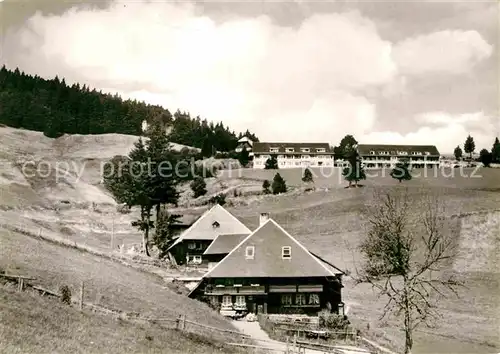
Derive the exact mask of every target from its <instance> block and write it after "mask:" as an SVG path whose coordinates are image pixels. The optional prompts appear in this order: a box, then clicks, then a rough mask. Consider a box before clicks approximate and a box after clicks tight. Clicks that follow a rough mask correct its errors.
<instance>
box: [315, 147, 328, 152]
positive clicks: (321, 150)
mask: <svg viewBox="0 0 500 354" xmlns="http://www.w3.org/2000/svg"><path fill="white" fill-rule="evenodd" d="M316 152H326V149H325V148H318V149H316Z"/></svg>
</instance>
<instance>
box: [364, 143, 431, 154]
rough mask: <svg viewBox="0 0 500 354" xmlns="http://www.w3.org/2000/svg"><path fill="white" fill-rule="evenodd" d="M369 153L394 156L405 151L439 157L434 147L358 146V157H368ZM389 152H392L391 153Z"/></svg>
mask: <svg viewBox="0 0 500 354" xmlns="http://www.w3.org/2000/svg"><path fill="white" fill-rule="evenodd" d="M370 151H374V152H375V154H376V155H378V154H380V152H381V151H387V152H389V153H390V154H391V155H396V154H397V152H398V151H406V152H408V153H411V152H413V151H415V152H421V153H422V154H424V155H425V153H426V152H429V153H430V156H439V150H438V149H437V147H436V146H435V145H384V144H382V145H379V144H359V145H358V152H359V154H360V155H370ZM391 152H394V154H393V153H391Z"/></svg>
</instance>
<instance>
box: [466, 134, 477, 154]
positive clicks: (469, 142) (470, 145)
mask: <svg viewBox="0 0 500 354" xmlns="http://www.w3.org/2000/svg"><path fill="white" fill-rule="evenodd" d="M474 150H476V144H475V143H474V138H473V137H472V136H470V135H469V136H467V139H465V144H464V151H465V153H466V154H469V158H470V159H471V160H472V153H473V152H474Z"/></svg>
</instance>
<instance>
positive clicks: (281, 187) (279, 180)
mask: <svg viewBox="0 0 500 354" xmlns="http://www.w3.org/2000/svg"><path fill="white" fill-rule="evenodd" d="M271 189H272V191H273V194H280V193H286V191H287V186H286V182H285V180H284V179H283V177H281V175H280V174H279V173H276V174H275V175H274V178H273V183H272V185H271Z"/></svg>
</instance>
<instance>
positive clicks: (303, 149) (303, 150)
mask: <svg viewBox="0 0 500 354" xmlns="http://www.w3.org/2000/svg"><path fill="white" fill-rule="evenodd" d="M300 151H302V152H310V150H309V148H301V149H300Z"/></svg>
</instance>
